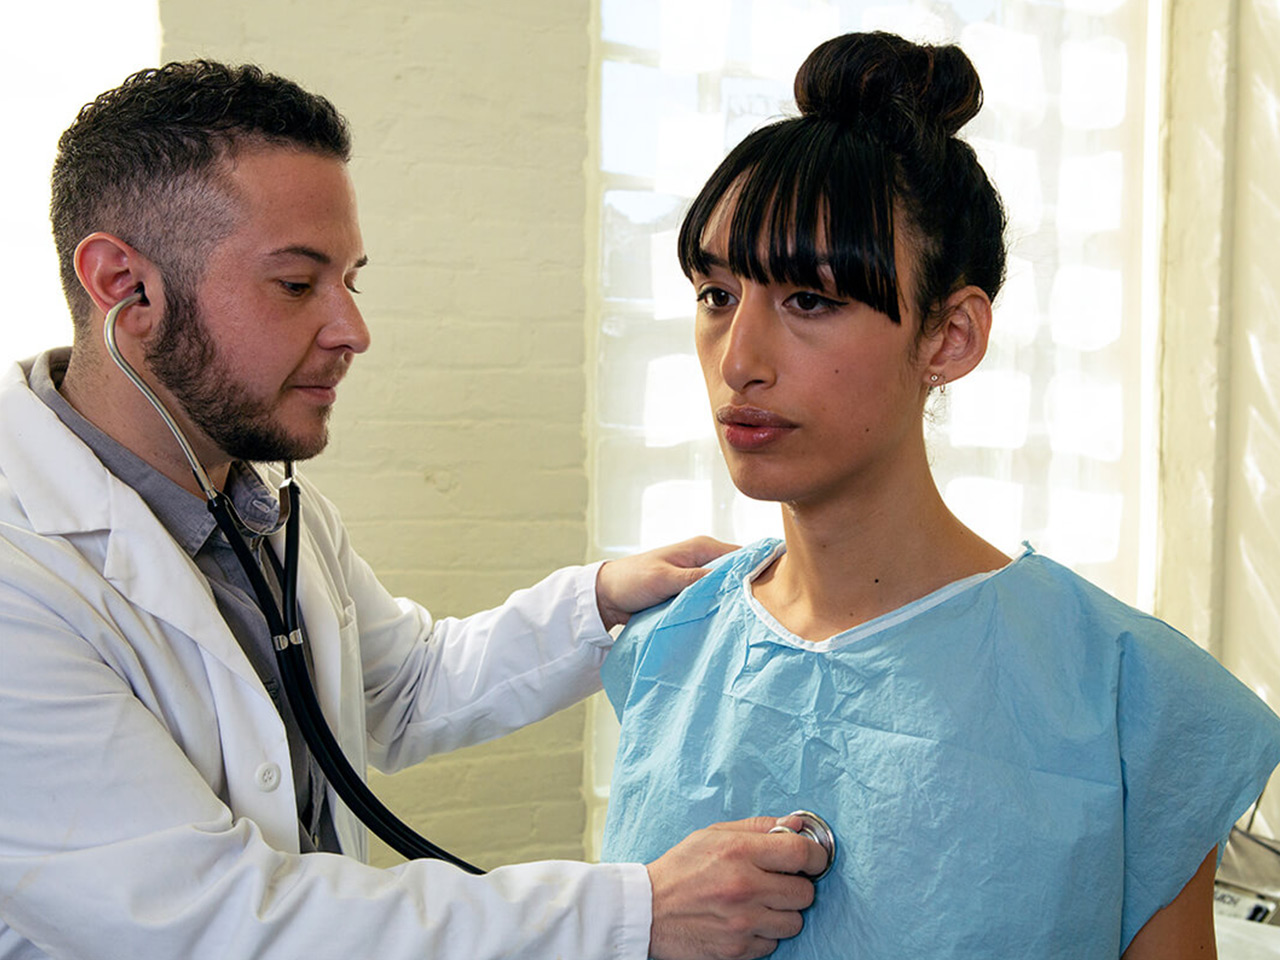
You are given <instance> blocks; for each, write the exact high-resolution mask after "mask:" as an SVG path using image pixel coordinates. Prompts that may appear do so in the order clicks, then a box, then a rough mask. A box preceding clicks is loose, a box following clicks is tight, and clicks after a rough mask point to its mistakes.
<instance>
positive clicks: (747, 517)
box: [733, 493, 782, 544]
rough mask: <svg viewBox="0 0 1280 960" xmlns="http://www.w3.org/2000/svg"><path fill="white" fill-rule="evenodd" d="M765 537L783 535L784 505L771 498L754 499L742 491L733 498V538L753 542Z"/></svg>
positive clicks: (737, 540) (739, 541) (740, 541)
mask: <svg viewBox="0 0 1280 960" xmlns="http://www.w3.org/2000/svg"><path fill="white" fill-rule="evenodd" d="M764 537H778V538H781V537H782V507H780V506H779V505H778V504H776V503H774V502H773V501H771V500H752V499H751V498H750V497H745V496H743V495H742V494H741V493H738V494H735V495H734V498H733V539H734V542H735V543H743V544H745V543H751V542H752V541H755V540H760V539H762V538H764Z"/></svg>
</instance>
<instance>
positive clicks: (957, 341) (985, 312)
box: [923, 287, 991, 386]
mask: <svg viewBox="0 0 1280 960" xmlns="http://www.w3.org/2000/svg"><path fill="white" fill-rule="evenodd" d="M990 336H991V299H990V298H989V297H988V296H987V295H986V293H985V292H984V291H983V290H981V289H980V288H978V287H962V288H961V289H959V290H957V291H956V292H955V293H953V294H951V295H950V296H949V297H947V299H946V301H945V302H944V303H943V305H942V322H941V324H940V325H939V326H938V329H937V330H936V331H935V332H934V333H933V334H932V335H931V336H930V337H929V339H928V340H926V341H925V349H924V355H923V359H924V361H925V364H924V368H923V371H924V379H925V385H926V386H937V385H938V384H940V383H941V384H945V383H951V382H952V381H954V380H959V379H960V378H961V377H963V376H964V375H965V374H966V373H968V372H969V371H970V370H972V369H973V368H974V367H976V366H977V365H978V363H979V362H980V361H981V360H982V358H983V357H984V356H986V353H987V341H988V339H989V338H990Z"/></svg>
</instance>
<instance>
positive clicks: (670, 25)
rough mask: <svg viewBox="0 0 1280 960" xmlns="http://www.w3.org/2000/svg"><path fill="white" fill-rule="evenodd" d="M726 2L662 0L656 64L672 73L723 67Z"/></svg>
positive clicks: (730, 7)
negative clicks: (660, 36)
mask: <svg viewBox="0 0 1280 960" xmlns="http://www.w3.org/2000/svg"><path fill="white" fill-rule="evenodd" d="M732 7H733V4H732V3H731V2H730V0H662V41H661V45H660V46H659V59H658V64H659V66H661V67H662V69H663V70H670V71H672V72H673V73H700V72H703V71H707V70H719V69H721V68H722V67H723V66H724V60H725V53H726V49H727V47H728V43H729V35H728V34H727V33H725V32H724V31H723V30H721V29H718V27H719V26H720V25H721V24H723V23H727V22H728V21H729V12H730V10H731V9H732Z"/></svg>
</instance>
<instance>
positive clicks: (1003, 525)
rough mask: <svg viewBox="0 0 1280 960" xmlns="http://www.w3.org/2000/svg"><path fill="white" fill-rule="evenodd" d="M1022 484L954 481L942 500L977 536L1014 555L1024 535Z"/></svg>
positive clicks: (969, 479) (974, 479)
mask: <svg viewBox="0 0 1280 960" xmlns="http://www.w3.org/2000/svg"><path fill="white" fill-rule="evenodd" d="M1024 496H1025V493H1024V491H1023V487H1022V484H1020V483H1012V482H1009V481H1007V480H992V479H991V478H989V477H956V478H955V479H954V480H952V481H950V482H949V483H948V484H947V486H946V489H945V491H944V493H943V499H945V500H946V501H947V506H948V507H950V508H951V510H952V512H953V513H955V515H956V516H957V517H959V518H960V520H961V521H962V522H963V523H965V524H966V525H967V526H968V527H969V528H970V529H972V530H973V532H974V533H976V534H977V535H978V536H980V537H982V539H984V540H986V541H987V542H988V543H990V544H992V545H993V546H995V547H996V548H997V549H1000V550H1003V551H1005V552H1006V553H1010V552H1013V551H1014V550H1015V548H1016V547H1017V545H1018V544H1019V543H1020V542H1021V540H1022V538H1023V536H1024V535H1025V534H1024V529H1025V528H1024V526H1023V512H1022V501H1023V498H1024Z"/></svg>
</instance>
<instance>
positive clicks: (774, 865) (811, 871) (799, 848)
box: [707, 816, 828, 877]
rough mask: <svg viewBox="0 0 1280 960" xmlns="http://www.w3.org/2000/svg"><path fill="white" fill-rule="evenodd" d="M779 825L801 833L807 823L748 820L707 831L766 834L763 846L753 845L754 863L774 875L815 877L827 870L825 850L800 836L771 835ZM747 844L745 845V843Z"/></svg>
mask: <svg viewBox="0 0 1280 960" xmlns="http://www.w3.org/2000/svg"><path fill="white" fill-rule="evenodd" d="M779 824H781V825H784V826H787V827H789V828H790V829H791V830H799V828H800V827H801V826H803V824H804V822H803V821H802V820H800V819H799V818H798V817H792V816H786V817H748V818H747V819H745V820H730V821H726V822H724V823H716V824H712V825H711V826H710V827H708V828H707V829H708V830H729V831H739V832H741V833H752V834H761V833H762V834H765V836H764V837H761V838H760V840H761V841H762V842H761V843H758V844H754V845H753V847H752V852H751V859H752V861H753V862H754V863H755V864H756V866H758V867H759V868H760V869H761V870H768V871H770V872H771V873H795V874H802V875H804V876H807V877H816V876H817V875H818V874H820V873H822V871H823V870H825V869H826V868H827V862H828V856H827V851H826V849H825V848H824V847H823V846H822V845H821V844H819V843H817V842H815V841H814V840H811V839H810V838H809V837H806V836H803V835H801V834H799V833H770V832H769V831H771V830H773V829H774V827H777V826H778V825H779ZM744 842H746V841H744Z"/></svg>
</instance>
